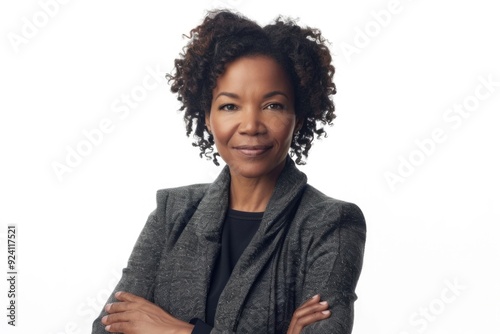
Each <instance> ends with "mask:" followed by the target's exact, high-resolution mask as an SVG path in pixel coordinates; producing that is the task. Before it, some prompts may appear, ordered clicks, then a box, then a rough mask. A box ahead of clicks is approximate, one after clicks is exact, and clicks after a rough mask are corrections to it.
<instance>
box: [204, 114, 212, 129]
mask: <svg viewBox="0 0 500 334" xmlns="http://www.w3.org/2000/svg"><path fill="white" fill-rule="evenodd" d="M205 127H206V128H207V129H208V132H210V133H212V128H211V125H210V113H209V112H206V113H205Z"/></svg>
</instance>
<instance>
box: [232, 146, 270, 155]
mask: <svg viewBox="0 0 500 334" xmlns="http://www.w3.org/2000/svg"><path fill="white" fill-rule="evenodd" d="M271 147H272V146H271V145H240V146H236V147H234V149H236V150H237V151H238V152H240V153H241V154H243V155H245V156H249V157H257V156H259V155H262V154H264V153H266V152H267V151H268V150H269V149H271Z"/></svg>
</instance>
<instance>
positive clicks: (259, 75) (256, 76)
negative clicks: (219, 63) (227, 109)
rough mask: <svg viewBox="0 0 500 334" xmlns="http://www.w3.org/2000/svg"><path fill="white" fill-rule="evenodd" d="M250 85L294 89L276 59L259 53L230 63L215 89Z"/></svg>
mask: <svg viewBox="0 0 500 334" xmlns="http://www.w3.org/2000/svg"><path fill="white" fill-rule="evenodd" d="M250 86H252V87H255V86H257V87H258V88H261V89H264V90H265V89H269V88H272V89H277V88H279V89H283V90H291V89H292V88H291V87H292V86H291V82H290V79H289V76H288V74H287V73H286V72H285V70H284V68H283V67H282V66H281V65H280V64H278V62H277V61H276V60H275V59H273V58H271V57H269V56H261V55H257V56H245V57H241V58H238V59H236V60H234V61H232V62H231V63H229V64H228V65H227V66H226V70H225V72H224V73H223V74H222V75H221V76H219V77H218V78H217V85H216V87H215V89H214V91H219V90H226V89H231V88H232V89H248V88H249V87H250Z"/></svg>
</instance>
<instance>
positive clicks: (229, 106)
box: [219, 103, 237, 111]
mask: <svg viewBox="0 0 500 334" xmlns="http://www.w3.org/2000/svg"><path fill="white" fill-rule="evenodd" d="M236 109H237V107H236V105H234V104H232V103H228V104H223V105H221V106H220V107H219V110H226V111H235V110H236Z"/></svg>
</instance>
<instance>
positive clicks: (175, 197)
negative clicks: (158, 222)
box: [156, 183, 210, 217]
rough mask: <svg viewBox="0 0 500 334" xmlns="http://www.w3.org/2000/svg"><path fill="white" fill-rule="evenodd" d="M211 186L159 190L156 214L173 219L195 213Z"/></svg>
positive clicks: (194, 185) (198, 185) (189, 186)
mask: <svg viewBox="0 0 500 334" xmlns="http://www.w3.org/2000/svg"><path fill="white" fill-rule="evenodd" d="M209 186H210V184H209V183H206V184H205V183H200V184H192V185H187V186H182V187H175V188H165V189H159V190H157V191H156V204H157V208H156V214H157V215H159V216H164V215H168V216H170V217H172V216H176V215H183V214H186V213H188V212H190V211H193V210H194V209H195V208H196V207H197V206H198V204H199V203H200V201H201V200H202V199H203V196H204V195H205V194H206V192H207V190H208V188H209Z"/></svg>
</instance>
